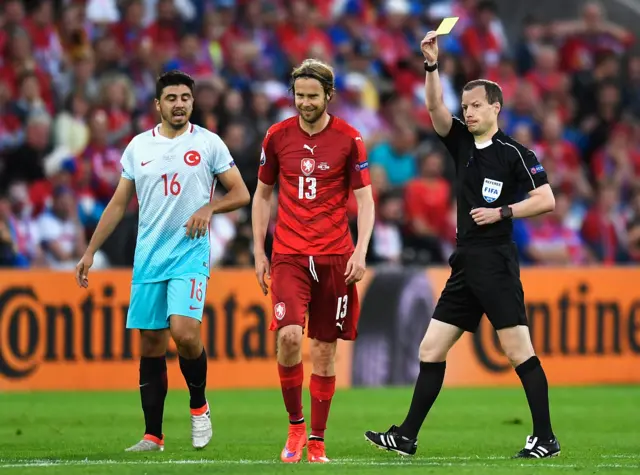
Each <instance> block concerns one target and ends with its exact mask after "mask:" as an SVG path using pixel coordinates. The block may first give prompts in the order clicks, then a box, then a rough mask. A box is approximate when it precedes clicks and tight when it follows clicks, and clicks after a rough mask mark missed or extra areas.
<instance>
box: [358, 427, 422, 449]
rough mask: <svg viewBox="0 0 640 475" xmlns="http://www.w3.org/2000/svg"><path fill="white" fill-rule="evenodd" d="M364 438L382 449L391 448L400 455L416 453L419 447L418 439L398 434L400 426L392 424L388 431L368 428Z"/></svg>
mask: <svg viewBox="0 0 640 475" xmlns="http://www.w3.org/2000/svg"><path fill="white" fill-rule="evenodd" d="M364 438H365V439H366V440H368V441H369V442H371V443H372V444H373V445H375V446H376V447H378V448H379V449H382V450H391V451H393V452H396V453H398V454H400V455H414V454H415V453H416V450H417V449H418V439H409V438H408V437H405V436H403V435H400V434H398V427H396V426H391V428H390V429H389V430H388V431H386V432H374V431H372V430H368V431H367V432H365V433H364Z"/></svg>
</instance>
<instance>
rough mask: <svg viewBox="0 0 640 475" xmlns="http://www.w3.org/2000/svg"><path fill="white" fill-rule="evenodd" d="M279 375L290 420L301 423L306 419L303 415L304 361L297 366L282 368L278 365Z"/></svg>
mask: <svg viewBox="0 0 640 475" xmlns="http://www.w3.org/2000/svg"><path fill="white" fill-rule="evenodd" d="M278 374H279V375H280V386H281V387H282V397H283V398H284V405H285V407H286V408H287V412H288V413H289V420H290V421H291V422H295V421H299V420H301V419H302V418H303V417H304V416H303V415H302V382H303V380H304V372H303V366H302V361H301V362H300V363H298V364H297V365H295V366H282V365H281V364H280V363H278Z"/></svg>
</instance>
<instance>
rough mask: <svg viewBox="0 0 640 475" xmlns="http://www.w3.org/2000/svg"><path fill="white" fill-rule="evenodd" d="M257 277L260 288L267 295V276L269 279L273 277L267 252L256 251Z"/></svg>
mask: <svg viewBox="0 0 640 475" xmlns="http://www.w3.org/2000/svg"><path fill="white" fill-rule="evenodd" d="M255 258H256V277H257V278H258V284H260V288H261V289H262V293H263V294H264V295H267V293H268V292H269V286H268V285H267V283H266V281H265V277H266V278H267V279H271V269H270V266H269V259H267V256H266V255H265V253H264V252H263V253H256V255H255Z"/></svg>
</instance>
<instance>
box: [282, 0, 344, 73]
mask: <svg viewBox="0 0 640 475" xmlns="http://www.w3.org/2000/svg"><path fill="white" fill-rule="evenodd" d="M309 8H310V7H309V5H308V4H307V2H305V1H303V0H295V1H293V2H291V5H290V7H289V9H288V10H289V21H287V22H286V23H285V24H283V25H282V26H281V27H280V28H278V39H279V40H280V45H281V47H282V49H283V50H284V52H285V53H286V55H287V56H288V59H289V61H290V62H291V63H292V64H298V63H300V62H301V61H302V60H304V59H305V58H307V57H308V56H309V52H310V51H311V50H312V49H316V50H320V51H324V52H325V54H326V53H331V51H332V45H331V40H330V39H329V36H328V35H327V34H326V33H325V32H324V31H322V30H321V29H320V28H318V26H317V25H315V24H314V23H313V19H314V15H311V12H310V11H309Z"/></svg>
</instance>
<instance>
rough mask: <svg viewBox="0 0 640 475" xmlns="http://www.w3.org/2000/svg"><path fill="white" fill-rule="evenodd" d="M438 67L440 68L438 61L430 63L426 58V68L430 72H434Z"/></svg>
mask: <svg viewBox="0 0 640 475" xmlns="http://www.w3.org/2000/svg"><path fill="white" fill-rule="evenodd" d="M436 69H438V62H437V61H436V62H435V63H433V64H431V65H429V62H428V61H426V60H425V62H424V70H425V71H426V72H428V73H432V72H434V71H435V70H436Z"/></svg>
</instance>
